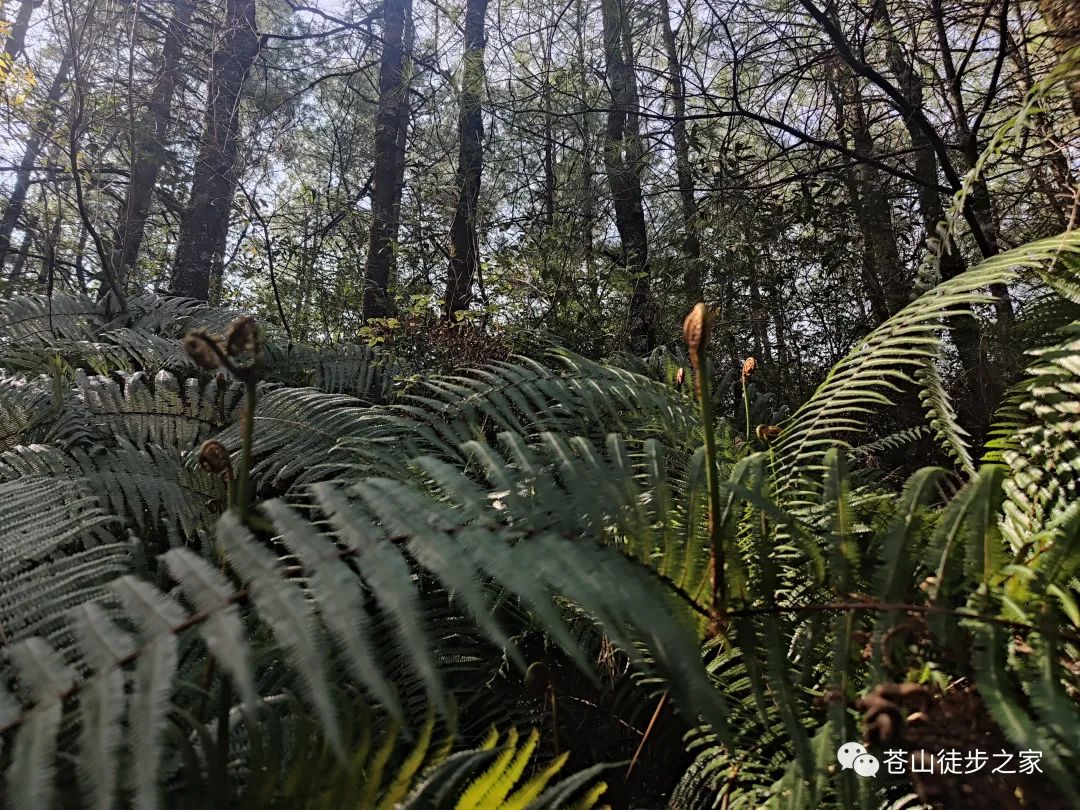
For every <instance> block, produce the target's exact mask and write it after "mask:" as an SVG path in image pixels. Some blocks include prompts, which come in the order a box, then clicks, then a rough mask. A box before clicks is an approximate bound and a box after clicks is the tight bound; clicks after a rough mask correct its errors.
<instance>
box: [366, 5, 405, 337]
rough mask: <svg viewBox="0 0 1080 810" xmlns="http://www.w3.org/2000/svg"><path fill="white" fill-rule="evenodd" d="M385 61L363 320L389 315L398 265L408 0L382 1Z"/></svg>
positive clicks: (376, 134)
mask: <svg viewBox="0 0 1080 810" xmlns="http://www.w3.org/2000/svg"><path fill="white" fill-rule="evenodd" d="M383 9H384V13H383V29H382V64H381V66H380V68H379V111H378V114H377V115H376V118H375V168H374V170H373V173H372V176H373V181H372V186H371V236H370V240H369V242H368V254H367V267H366V268H365V271H364V278H365V286H364V318H365V319H367V318H382V317H385V316H386V315H387V314H388V313H389V298H388V294H387V292H388V289H389V284H390V271H391V269H392V267H393V264H394V241H395V238H394V235H393V234H392V233H391V230H392V228H393V226H394V224H395V222H396V221H397V220H398V217H397V216H396V215H395V208H397V209H398V210H400V205H401V189H400V187H399V181H398V171H397V169H398V142H399V137H398V135H399V130H400V129H401V127H402V124H403V122H402V115H401V110H402V106H403V105H406V104H407V99H406V95H407V93H408V87H407V86H406V79H405V50H404V41H405V27H406V22H405V17H406V0H386V2H385V3H384V5H383Z"/></svg>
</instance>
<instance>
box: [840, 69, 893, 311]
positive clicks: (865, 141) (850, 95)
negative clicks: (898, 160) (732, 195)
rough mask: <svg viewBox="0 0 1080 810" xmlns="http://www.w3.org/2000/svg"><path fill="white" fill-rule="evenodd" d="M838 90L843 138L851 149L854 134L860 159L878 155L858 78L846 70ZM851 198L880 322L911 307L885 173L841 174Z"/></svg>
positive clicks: (869, 168)
mask: <svg viewBox="0 0 1080 810" xmlns="http://www.w3.org/2000/svg"><path fill="white" fill-rule="evenodd" d="M838 83H839V85H840V86H839V87H837V86H835V85H834V86H833V88H832V89H833V92H834V99H835V104H836V110H837V116H836V117H837V121H838V122H839V125H840V128H841V130H840V134H839V139H840V142H841V143H842V144H844V146H845V147H846V146H847V145H848V141H849V136H850V141H851V142H852V147H853V150H854V152H855V153H856V154H857V155H859V156H860V157H863V158H867V159H872V158H874V156H875V154H874V153H875V152H876V149H875V145H874V138H873V134H872V133H871V132H870V126H869V122H868V121H867V120H866V110H865V108H864V107H863V103H862V94H861V92H860V89H859V80H858V79H857V78H856V77H855V76H854V75H852V74H851V73H850V71H848V70H846V68H842V69H841V71H840V75H839V77H838ZM841 173H842V177H843V180H844V185H845V186H846V187H847V190H848V196H849V197H850V199H851V206H852V210H853V212H854V215H855V222H856V225H857V226H858V228H859V235H860V237H861V238H862V260H863V274H862V275H863V284H864V286H865V288H866V294H867V298H868V299H869V300H870V309H871V311H872V312H873V316H874V320H875V321H876V322H877V323H882V322H884V321H886V320H887V319H888V318H889V316H890V315H893V314H895V313H896V312H898V311H899V310H900V309H902V308H903V306H904V305H905V304H906V303H907V298H908V296H907V287H908V285H907V284H906V283H905V282H906V279H905V278H904V276H905V273H904V270H903V264H902V262H901V260H900V253H899V251H897V249H896V232H895V231H894V229H893V222H892V209H891V206H890V204H889V197H888V188H887V186H886V184H885V182H884V181H883V178H882V176H881V172H880V171H878V169H877V167H876V166H874V165H872V164H871V163H870V162H861V163H858V164H856V165H855V166H852V167H845V168H844V169H842V170H841Z"/></svg>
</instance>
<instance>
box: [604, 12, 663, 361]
mask: <svg viewBox="0 0 1080 810" xmlns="http://www.w3.org/2000/svg"><path fill="white" fill-rule="evenodd" d="M600 8H601V11H602V13H603V18H604V55H605V58H606V62H607V65H606V75H607V82H608V87H609V88H610V89H611V107H610V109H609V110H608V114H607V128H606V132H605V139H604V166H605V168H606V170H607V175H608V184H609V185H610V186H611V197H612V201H613V203H614V207H615V227H616V229H617V230H618V231H619V239H620V241H621V243H622V261H623V265H624V266H625V268H626V271H627V274H628V275H629V277H630V284H631V294H630V311H629V329H628V332H629V337H630V348H631V350H632V351H634V352H636V353H639V354H645V353H647V352H650V351H652V350H653V348H655V347H656V343H657V334H656V331H657V327H656V313H655V307H654V305H653V301H652V290H651V286H650V282H651V279H650V267H649V245H648V239H647V232H646V227H645V209H644V206H643V203H642V197H641V163H640V161H641V155H642V149H641V137H640V135H639V133H638V129H637V116H638V113H637V105H638V97H637V80H636V78H635V76H634V67H633V63H632V61H631V60H630V59H628V58H627V50H626V46H627V44H629V36H628V26H627V22H626V15H625V9H624V7H623V5H622V3H621V2H620V0H603V1H602V3H601V4H600Z"/></svg>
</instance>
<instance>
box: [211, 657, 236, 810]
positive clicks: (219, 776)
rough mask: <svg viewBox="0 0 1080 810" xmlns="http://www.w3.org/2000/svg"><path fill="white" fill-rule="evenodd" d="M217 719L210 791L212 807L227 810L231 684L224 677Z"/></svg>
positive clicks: (219, 696)
mask: <svg viewBox="0 0 1080 810" xmlns="http://www.w3.org/2000/svg"><path fill="white" fill-rule="evenodd" d="M217 708H218V718H217V756H216V758H215V761H214V766H213V767H214V773H213V776H212V781H211V789H212V790H213V791H214V794H215V795H214V807H215V808H217V810H228V808H229V713H230V711H231V710H232V684H231V683H230V681H229V679H228V678H226V677H224V676H223V677H222V678H221V691H220V693H219V694H218V707H217Z"/></svg>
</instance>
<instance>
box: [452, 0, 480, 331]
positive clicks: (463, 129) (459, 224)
mask: <svg viewBox="0 0 1080 810" xmlns="http://www.w3.org/2000/svg"><path fill="white" fill-rule="evenodd" d="M486 13H487V0H466V4H465V53H464V55H463V57H462V70H461V108H460V111H459V113H458V167H457V186H458V202H457V209H456V210H455V211H454V221H453V224H452V225H451V226H450V267H449V271H448V273H447V278H446V310H445V313H444V315H445V318H446V319H447V320H453V319H454V317H455V313H457V312H461V311H463V310H467V309H468V308H469V302H470V301H471V300H472V285H473V279H474V278H476V273H477V270H478V269H479V265H480V256H479V250H478V244H477V236H476V203H477V200H478V199H479V198H480V177H481V173H482V172H483V168H484V118H483V108H482V107H481V102H482V99H483V93H484V83H485V81H486V80H487V75H486V71H485V68H484V47H485V44H486V40H485V34H484V16H485V15H486Z"/></svg>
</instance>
